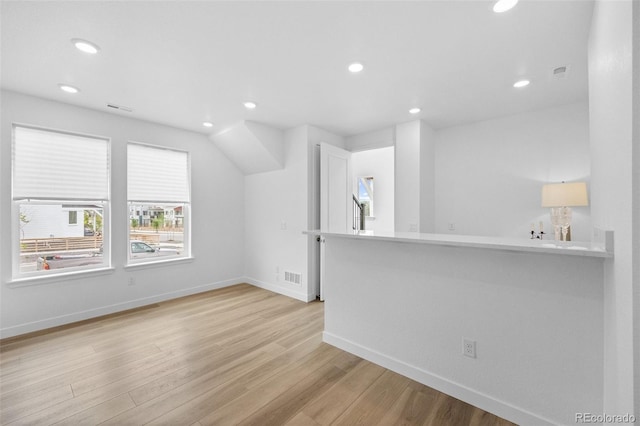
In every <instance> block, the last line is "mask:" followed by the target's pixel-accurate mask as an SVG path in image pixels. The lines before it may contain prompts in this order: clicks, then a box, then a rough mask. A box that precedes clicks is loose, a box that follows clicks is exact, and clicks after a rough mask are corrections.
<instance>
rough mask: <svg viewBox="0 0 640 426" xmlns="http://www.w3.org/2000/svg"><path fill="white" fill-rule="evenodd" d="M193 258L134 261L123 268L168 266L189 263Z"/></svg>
mask: <svg viewBox="0 0 640 426" xmlns="http://www.w3.org/2000/svg"><path fill="white" fill-rule="evenodd" d="M194 260H195V257H193V256H189V257H178V258H174V259H162V260H152V261H149V262H144V261H141V262H135V263H129V264H127V265H124V269H147V268H156V267H158V266H170V265H175V264H180V263H191V262H193V261H194Z"/></svg>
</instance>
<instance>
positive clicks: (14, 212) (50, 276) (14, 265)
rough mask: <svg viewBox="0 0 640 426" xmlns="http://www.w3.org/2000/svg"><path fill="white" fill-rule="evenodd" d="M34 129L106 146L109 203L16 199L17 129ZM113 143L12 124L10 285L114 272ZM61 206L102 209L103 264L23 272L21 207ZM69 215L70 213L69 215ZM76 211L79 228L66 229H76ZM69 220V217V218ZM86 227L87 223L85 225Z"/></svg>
mask: <svg viewBox="0 0 640 426" xmlns="http://www.w3.org/2000/svg"><path fill="white" fill-rule="evenodd" d="M19 127H21V128H26V129H34V130H38V131H42V132H49V133H57V134H63V135H70V136H75V137H82V138H89V139H99V140H101V141H105V142H106V163H107V164H106V165H105V166H106V170H107V172H106V173H107V180H106V185H107V187H106V193H107V197H106V198H107V199H106V200H79V199H69V198H53V199H52V198H50V197H45V198H38V197H33V198H24V199H14V182H15V174H16V173H15V156H16V154H15V149H16V148H15V146H16V143H17V140H16V128H19ZM112 149H113V147H112V140H111V138H109V137H106V136H100V135H93V134H87V133H82V132H76V131H68V130H61V129H56V128H51V127H43V126H37V125H31V124H24V123H12V126H11V228H12V229H11V281H10V282H11V283H29V282H31V281H36V282H40V283H48V282H53V281H59V280H61V279H65V278H70V277H73V276H79V277H83V276H86V275H87V274H89V275H92V274H97V273H98V274H100V273H104V272H105V271H108V270H112V269H113V267H112V260H111V159H112ZM28 204H32V205H61V206H62V209H63V210H64V209H65V207H67V208H69V207H72V206H77V205H79V204H93V205H101V207H102V212H103V219H102V238H103V244H102V262H101V263H98V264H93V265H86V266H75V267H67V268H61V269H55V270H46V271H38V270H37V269H36V270H35V271H26V272H23V271H21V266H20V265H21V264H20V261H21V248H20V244H21V243H20V241H21V239H22V235H21V227H20V212H21V209H20V208H21V206H22V205H28ZM69 213H70V211H69ZM77 216H78V214H77V211H76V224H75V225H73V224H69V223H67V226H77V225H78V223H77ZM67 218H68V216H67ZM83 223H84V222H83Z"/></svg>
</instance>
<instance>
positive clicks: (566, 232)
mask: <svg viewBox="0 0 640 426" xmlns="http://www.w3.org/2000/svg"><path fill="white" fill-rule="evenodd" d="M571 216H572V214H571V208H570V207H552V208H551V224H552V225H553V230H554V234H555V239H556V241H571Z"/></svg>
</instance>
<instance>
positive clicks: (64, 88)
mask: <svg viewBox="0 0 640 426" xmlns="http://www.w3.org/2000/svg"><path fill="white" fill-rule="evenodd" d="M58 87H59V88H60V90H62V91H63V92H67V93H78V92H79V91H80V89H78V88H77V87H73V86H69V85H68V84H58Z"/></svg>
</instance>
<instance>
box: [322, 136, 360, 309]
mask: <svg viewBox="0 0 640 426" xmlns="http://www.w3.org/2000/svg"><path fill="white" fill-rule="evenodd" d="M352 189H353V187H352V184H351V153H350V152H349V151H345V150H344V149H340V148H337V147H335V146H333V145H328V144H326V143H323V144H321V145H320V230H321V231H323V232H348V231H351V230H352V226H353V223H352V222H353V212H352V209H353V206H352V202H353V200H352V197H353V194H352ZM324 275H325V274H324V238H321V240H320V300H324V291H323V288H324V285H323V283H324Z"/></svg>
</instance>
